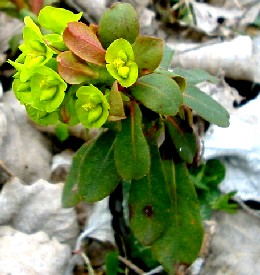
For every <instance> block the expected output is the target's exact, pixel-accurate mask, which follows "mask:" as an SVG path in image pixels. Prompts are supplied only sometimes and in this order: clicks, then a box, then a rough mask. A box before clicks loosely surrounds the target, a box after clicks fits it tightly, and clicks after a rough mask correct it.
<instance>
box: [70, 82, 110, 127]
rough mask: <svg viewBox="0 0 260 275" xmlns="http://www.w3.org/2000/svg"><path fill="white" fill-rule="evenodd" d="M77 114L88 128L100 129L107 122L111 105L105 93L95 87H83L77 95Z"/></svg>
mask: <svg viewBox="0 0 260 275" xmlns="http://www.w3.org/2000/svg"><path fill="white" fill-rule="evenodd" d="M76 95H77V97H78V99H77V101H76V105H75V106H76V112H77V115H78V118H79V120H80V122H81V123H82V124H83V125H84V126H85V127H86V128H99V127H101V126H102V125H103V124H104V123H105V122H106V120H107V118H108V115H109V112H108V110H109V108H110V107H109V104H108V102H107V99H106V97H105V96H104V95H103V93H102V92H101V91H100V90H99V89H98V88H96V87H95V86H93V85H90V86H81V87H80V88H79V89H78V91H77V93H76Z"/></svg>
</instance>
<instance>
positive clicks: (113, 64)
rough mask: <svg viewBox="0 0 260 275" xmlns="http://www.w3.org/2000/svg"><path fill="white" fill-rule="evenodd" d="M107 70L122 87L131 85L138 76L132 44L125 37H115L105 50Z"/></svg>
mask: <svg viewBox="0 0 260 275" xmlns="http://www.w3.org/2000/svg"><path fill="white" fill-rule="evenodd" d="M105 58H106V62H107V64H106V67H107V70H108V72H109V73H110V74H111V75H112V76H113V77H114V78H115V79H116V80H117V81H118V82H119V84H120V85H121V86H123V87H130V86H131V85H133V84H134V83H135V81H136V79H137V77H138V66H137V64H136V63H135V57H134V51H133V48H132V45H131V44H130V43H129V42H128V41H127V40H125V39H123V38H120V39H116V40H115V41H114V42H113V43H111V44H110V46H109V47H108V48H107V51H106V56H105Z"/></svg>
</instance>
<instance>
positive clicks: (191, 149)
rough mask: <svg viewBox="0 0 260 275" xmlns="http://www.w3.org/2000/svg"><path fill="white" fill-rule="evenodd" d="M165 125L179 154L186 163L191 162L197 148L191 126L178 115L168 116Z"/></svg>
mask: <svg viewBox="0 0 260 275" xmlns="http://www.w3.org/2000/svg"><path fill="white" fill-rule="evenodd" d="M167 120H168V121H166V125H167V128H168V131H169V134H170V136H171V139H172V141H173V144H174V146H175V148H176V150H177V152H178V154H179V156H180V157H181V158H182V159H183V160H184V161H185V162H187V163H192V161H193V158H194V157H195V154H196V150H197V141H196V136H195V134H194V133H193V130H192V128H191V127H190V126H189V125H188V123H186V122H185V121H184V120H181V119H179V118H178V117H168V118H167Z"/></svg>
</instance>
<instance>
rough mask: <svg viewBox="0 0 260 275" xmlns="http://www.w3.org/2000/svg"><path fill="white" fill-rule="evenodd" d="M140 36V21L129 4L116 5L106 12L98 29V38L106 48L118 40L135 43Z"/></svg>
mask: <svg viewBox="0 0 260 275" xmlns="http://www.w3.org/2000/svg"><path fill="white" fill-rule="evenodd" d="M138 34H139V19H138V14H137V12H136V11H135V9H134V8H133V7H132V6H131V5H130V4H128V3H116V4H114V5H113V6H112V7H111V8H110V9H108V10H107V11H105V12H104V14H103V15H102V17H101V19H100V21H99V28H98V36H99V39H100V41H101V43H102V45H103V46H104V47H105V48H108V47H109V45H110V44H111V43H112V42H113V41H114V40H116V39H118V38H123V39H126V40H127V41H129V42H130V43H131V44H132V43H134V41H135V39H136V37H137V36H138Z"/></svg>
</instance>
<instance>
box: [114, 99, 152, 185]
mask: <svg viewBox="0 0 260 275" xmlns="http://www.w3.org/2000/svg"><path fill="white" fill-rule="evenodd" d="M131 104H132V105H131V108H130V109H131V110H130V116H129V117H128V118H127V119H125V120H122V122H121V123H122V130H121V131H119V132H118V133H117V136H116V143H115V163H116V167H117V171H118V173H119V175H120V176H121V177H122V178H123V179H126V180H128V179H140V178H142V177H144V176H145V175H146V174H147V173H148V171H149V168H150V152H149V147H148V144H147V142H146V139H145V137H144V134H143V131H142V113H141V111H140V108H139V106H138V105H137V104H136V103H135V102H131Z"/></svg>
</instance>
